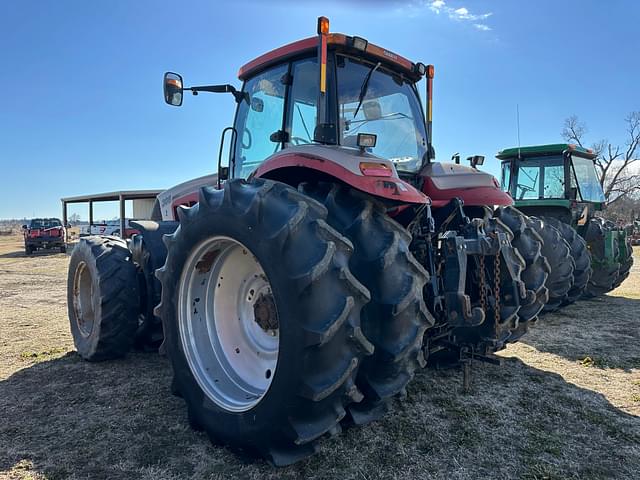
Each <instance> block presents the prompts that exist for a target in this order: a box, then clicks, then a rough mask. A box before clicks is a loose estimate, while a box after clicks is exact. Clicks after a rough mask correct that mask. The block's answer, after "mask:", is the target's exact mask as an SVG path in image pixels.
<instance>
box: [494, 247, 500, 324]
mask: <svg viewBox="0 0 640 480" xmlns="http://www.w3.org/2000/svg"><path fill="white" fill-rule="evenodd" d="M493 277H494V278H493V288H494V294H495V299H496V305H495V308H494V313H495V324H496V328H497V327H498V324H499V323H500V252H498V253H497V254H496V259H495V261H494V270H493Z"/></svg>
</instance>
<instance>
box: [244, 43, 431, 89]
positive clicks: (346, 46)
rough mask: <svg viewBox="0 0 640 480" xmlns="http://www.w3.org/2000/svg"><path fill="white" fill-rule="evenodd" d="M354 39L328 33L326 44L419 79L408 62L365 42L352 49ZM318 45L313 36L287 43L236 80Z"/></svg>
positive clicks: (249, 66) (246, 67)
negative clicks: (360, 47) (364, 45)
mask: <svg viewBox="0 0 640 480" xmlns="http://www.w3.org/2000/svg"><path fill="white" fill-rule="evenodd" d="M354 38H358V37H349V36H347V35H344V34H342V33H330V34H329V35H327V43H328V45H329V46H337V47H340V48H342V49H343V50H344V51H346V52H352V53H354V54H356V55H358V56H364V57H369V58H371V59H372V60H377V61H380V62H382V63H384V64H386V65H387V66H388V67H390V68H392V69H394V70H398V71H401V72H402V73H405V74H407V76H409V78H412V79H414V80H419V79H420V75H418V74H417V73H416V65H415V64H414V63H413V62H411V61H410V60H407V59H406V58H404V57H402V56H400V55H398V54H396V53H393V52H390V51H389V50H385V49H384V48H381V47H378V46H377V45H374V44H372V43H368V42H366V41H365V42H366V47H365V49H364V50H358V49H357V48H354V47H353V44H354V42H353V40H354ZM318 43H319V42H318V37H317V36H315V37H309V38H305V39H304V40H298V41H297V42H293V43H289V44H287V45H284V46H282V47H280V48H276V49H275V50H271V51H270V52H268V53H265V54H264V55H260V56H259V57H257V58H255V59H254V60H251V61H250V62H249V63H246V64H245V65H243V66H242V67H240V70H239V71H238V78H239V79H240V80H246V79H247V78H249V77H251V76H253V75H254V74H256V73H258V72H259V71H260V70H263V69H265V68H267V67H268V66H270V65H274V64H277V63H280V62H282V61H284V60H287V59H289V58H291V57H295V56H297V55H300V54H302V53H307V52H309V53H310V52H313V51H314V50H317V48H318Z"/></svg>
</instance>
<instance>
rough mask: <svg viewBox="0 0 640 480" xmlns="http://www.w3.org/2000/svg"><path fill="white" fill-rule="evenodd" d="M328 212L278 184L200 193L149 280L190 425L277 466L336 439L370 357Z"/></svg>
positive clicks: (362, 299)
mask: <svg viewBox="0 0 640 480" xmlns="http://www.w3.org/2000/svg"><path fill="white" fill-rule="evenodd" d="M326 215H327V212H326V209H325V208H324V207H323V206H322V205H321V204H319V203H317V202H315V201H313V200H311V199H309V198H308V197H305V196H303V195H302V194H300V193H298V192H297V191H296V190H294V189H292V188H290V187H288V186H286V185H284V184H280V183H275V182H270V181H265V180H260V179H257V180H252V181H251V182H249V183H247V182H245V181H242V180H231V181H229V182H227V183H226V184H225V186H224V189H223V190H214V189H212V188H204V189H202V190H201V192H200V201H199V203H198V204H197V205H196V206H194V207H193V208H191V209H186V208H180V209H179V210H178V216H179V218H180V226H179V228H178V229H177V230H176V232H175V233H174V234H172V235H167V236H165V240H166V241H165V243H166V244H167V250H168V254H167V259H166V263H165V265H164V267H162V268H161V269H160V270H158V271H157V273H156V274H157V276H158V278H159V279H160V281H161V282H162V301H161V303H160V305H159V306H158V307H157V308H156V312H157V314H158V315H159V316H160V317H161V318H162V322H163V326H164V332H165V345H166V351H167V354H168V355H169V357H170V359H171V363H172V366H173V372H174V382H173V387H174V389H175V390H176V393H179V395H180V396H182V397H183V398H184V400H185V401H186V403H187V407H188V415H189V419H190V422H191V424H192V425H193V426H196V427H197V428H201V429H203V430H205V431H206V432H207V434H208V435H209V437H210V438H211V439H212V440H213V441H214V442H218V443H224V444H226V445H229V446H231V447H232V448H237V449H242V450H244V451H247V452H250V453H254V454H255V453H257V454H260V455H263V456H265V457H267V458H268V459H269V460H270V461H271V462H272V463H274V464H276V465H287V464H291V463H294V462H296V461H298V460H300V459H302V458H304V457H306V456H307V455H309V454H311V453H313V452H314V450H315V448H314V445H315V440H316V439H317V438H319V437H320V436H322V435H324V434H326V433H330V434H333V433H337V432H338V431H339V429H340V425H339V423H340V421H341V420H342V419H343V418H344V417H345V415H346V410H345V407H346V405H347V404H349V403H351V402H354V401H355V402H357V401H360V400H361V399H362V394H361V393H360V392H359V390H358V388H357V387H356V384H355V378H356V374H357V370H358V367H359V365H360V362H361V359H362V358H363V357H364V356H365V355H367V354H371V353H372V351H373V346H372V345H371V344H370V343H369V342H368V341H367V340H366V338H365V337H364V335H363V334H362V331H361V329H360V311H361V309H362V306H363V305H364V304H366V303H367V301H368V300H369V293H368V291H367V289H366V288H365V287H364V286H363V285H362V284H360V282H358V280H357V279H356V278H355V277H354V276H353V274H352V273H351V272H350V270H349V266H348V263H349V257H350V256H351V253H352V251H353V246H352V245H351V243H350V242H349V240H347V239H346V238H344V237H343V236H342V235H340V234H339V233H338V232H336V231H335V230H334V229H333V228H331V227H330V226H329V225H328V224H327V223H326V222H325V218H326ZM218 291H219V292H220V294H219V295H216V292H218ZM235 292H237V293H235ZM234 345H237V347H235V348H234V347H233V346H234ZM261 355H262V356H261Z"/></svg>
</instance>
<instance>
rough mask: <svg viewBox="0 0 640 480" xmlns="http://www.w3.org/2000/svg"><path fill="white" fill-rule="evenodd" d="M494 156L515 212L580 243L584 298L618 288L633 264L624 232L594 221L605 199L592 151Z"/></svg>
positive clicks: (559, 147) (561, 147) (558, 149)
mask: <svg viewBox="0 0 640 480" xmlns="http://www.w3.org/2000/svg"><path fill="white" fill-rule="evenodd" d="M496 157H497V158H498V159H500V160H502V180H501V187H502V189H503V190H504V191H506V192H508V193H509V194H510V195H511V197H512V198H513V200H514V203H515V206H516V207H517V208H518V209H519V210H521V211H523V212H524V213H526V214H527V215H532V216H536V217H540V218H543V219H547V220H548V221H549V223H551V224H552V225H553V226H554V227H558V229H559V230H564V231H565V235H564V236H565V240H567V241H568V240H569V239H568V238H567V235H568V236H571V235H572V234H571V232H570V231H569V230H568V229H567V226H568V227H571V230H574V231H575V232H577V234H578V235H579V236H580V237H582V238H583V239H584V240H585V242H586V246H587V249H588V252H589V254H590V258H591V269H592V273H591V275H590V278H589V281H588V283H587V285H586V291H585V294H586V295H587V296H591V297H592V296H597V295H601V294H603V293H606V292H608V291H610V290H612V289H613V288H616V287H617V286H618V285H620V283H622V281H623V280H624V279H625V278H626V277H627V276H628V275H629V269H630V268H631V264H632V263H633V259H632V256H631V253H632V252H631V243H630V239H629V238H628V236H627V233H626V231H625V230H624V229H621V228H617V227H616V226H615V225H614V224H613V223H611V222H607V221H605V220H604V219H602V218H600V217H596V216H595V212H597V211H602V210H603V209H604V207H605V196H604V192H603V190H602V185H601V184H600V181H599V180H598V175H597V172H596V169H595V164H594V161H595V158H596V155H595V154H594V153H593V151H592V150H590V149H585V148H582V147H579V146H576V145H572V144H566V143H557V144H549V145H536V146H527V147H514V148H507V149H505V150H501V151H500V152H498V154H497V155H496ZM560 224H562V225H560ZM568 243H570V244H571V242H569V241H568ZM574 243H575V242H574ZM578 243H579V242H578ZM573 247H574V248H572V255H574V256H576V255H580V254H581V252H580V250H581V247H580V245H579V244H575V245H573ZM574 260H576V259H574Z"/></svg>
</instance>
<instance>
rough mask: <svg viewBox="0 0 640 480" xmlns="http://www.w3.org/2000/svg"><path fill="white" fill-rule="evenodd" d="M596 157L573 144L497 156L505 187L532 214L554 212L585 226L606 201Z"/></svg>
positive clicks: (512, 150) (528, 149)
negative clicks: (597, 170)
mask: <svg viewBox="0 0 640 480" xmlns="http://www.w3.org/2000/svg"><path fill="white" fill-rule="evenodd" d="M595 157H596V156H595V155H594V153H593V151H592V150H589V149H585V148H582V147H578V146H576V145H572V144H552V145H539V146H530V147H521V148H518V147H515V148H508V149H505V150H502V151H500V152H499V153H498V155H497V158H498V159H500V160H502V180H501V188H502V189H503V190H504V191H506V192H509V194H510V195H511V196H512V197H513V200H514V201H515V204H516V206H517V207H518V208H520V209H525V210H527V211H528V212H529V213H530V214H532V215H548V214H549V213H550V212H551V211H553V212H555V215H554V216H556V217H561V218H564V221H565V223H571V224H574V225H575V224H578V225H584V224H585V223H586V221H587V219H588V218H589V217H591V216H592V214H593V212H594V211H596V210H602V207H603V204H604V201H605V198H604V192H603V190H602V186H601V185H600V182H599V180H598V175H597V173H596V169H595V164H594V160H595ZM570 214H571V215H570Z"/></svg>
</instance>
